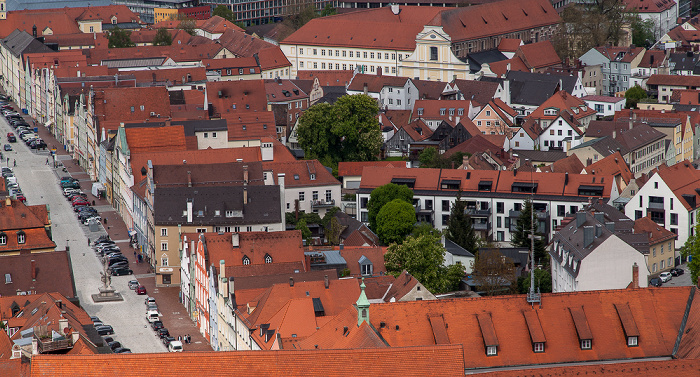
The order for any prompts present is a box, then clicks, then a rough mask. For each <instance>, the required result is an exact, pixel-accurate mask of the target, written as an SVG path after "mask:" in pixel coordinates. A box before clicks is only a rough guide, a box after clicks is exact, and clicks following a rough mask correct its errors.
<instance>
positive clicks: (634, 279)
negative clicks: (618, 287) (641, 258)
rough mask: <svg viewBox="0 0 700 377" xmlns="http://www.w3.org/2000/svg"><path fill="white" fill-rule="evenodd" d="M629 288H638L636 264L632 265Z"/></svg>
mask: <svg viewBox="0 0 700 377" xmlns="http://www.w3.org/2000/svg"><path fill="white" fill-rule="evenodd" d="M631 288H639V266H637V262H634V264H633V265H632V287H631Z"/></svg>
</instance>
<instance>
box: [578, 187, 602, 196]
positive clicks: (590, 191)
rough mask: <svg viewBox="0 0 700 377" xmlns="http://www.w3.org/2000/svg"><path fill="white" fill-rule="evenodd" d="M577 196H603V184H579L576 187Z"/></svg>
mask: <svg viewBox="0 0 700 377" xmlns="http://www.w3.org/2000/svg"><path fill="white" fill-rule="evenodd" d="M578 195H579V196H603V186H590V185H581V186H579V187H578Z"/></svg>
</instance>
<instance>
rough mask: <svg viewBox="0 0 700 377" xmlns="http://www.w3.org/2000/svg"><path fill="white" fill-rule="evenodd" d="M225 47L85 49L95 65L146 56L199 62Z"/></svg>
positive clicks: (210, 45)
mask: <svg viewBox="0 0 700 377" xmlns="http://www.w3.org/2000/svg"><path fill="white" fill-rule="evenodd" d="M221 49H223V47H222V46H221V45H219V44H202V45H183V44H173V45H170V46H150V45H149V46H136V47H125V48H92V49H87V50H83V53H84V54H85V56H87V59H88V62H89V63H90V64H93V65H104V64H106V62H108V61H119V60H125V59H126V60H128V59H137V58H138V59H146V58H170V59H172V60H173V61H175V62H199V61H201V60H202V59H213V58H214V57H215V56H216V55H217V54H218V53H219V52H220V51H221ZM157 65H160V64H157Z"/></svg>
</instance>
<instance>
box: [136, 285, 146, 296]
mask: <svg viewBox="0 0 700 377" xmlns="http://www.w3.org/2000/svg"><path fill="white" fill-rule="evenodd" d="M136 294H137V295H145V294H146V287H144V286H143V285H139V286H138V287H136Z"/></svg>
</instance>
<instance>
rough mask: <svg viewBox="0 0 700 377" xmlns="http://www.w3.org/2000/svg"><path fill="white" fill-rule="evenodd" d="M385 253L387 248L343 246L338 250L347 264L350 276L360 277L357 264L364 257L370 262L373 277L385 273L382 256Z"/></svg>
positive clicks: (360, 272) (360, 273)
mask: <svg viewBox="0 0 700 377" xmlns="http://www.w3.org/2000/svg"><path fill="white" fill-rule="evenodd" d="M386 252H387V248H386V247H381V246H376V247H348V246H344V247H343V249H342V250H340V255H341V256H342V257H343V258H344V259H345V262H347V266H348V269H349V270H350V275H353V276H361V275H362V271H360V264H359V263H358V262H359V261H360V259H361V258H362V257H365V258H367V259H369V260H370V261H371V262H372V269H373V275H380V274H385V273H386V268H385V267H384V254H386Z"/></svg>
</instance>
